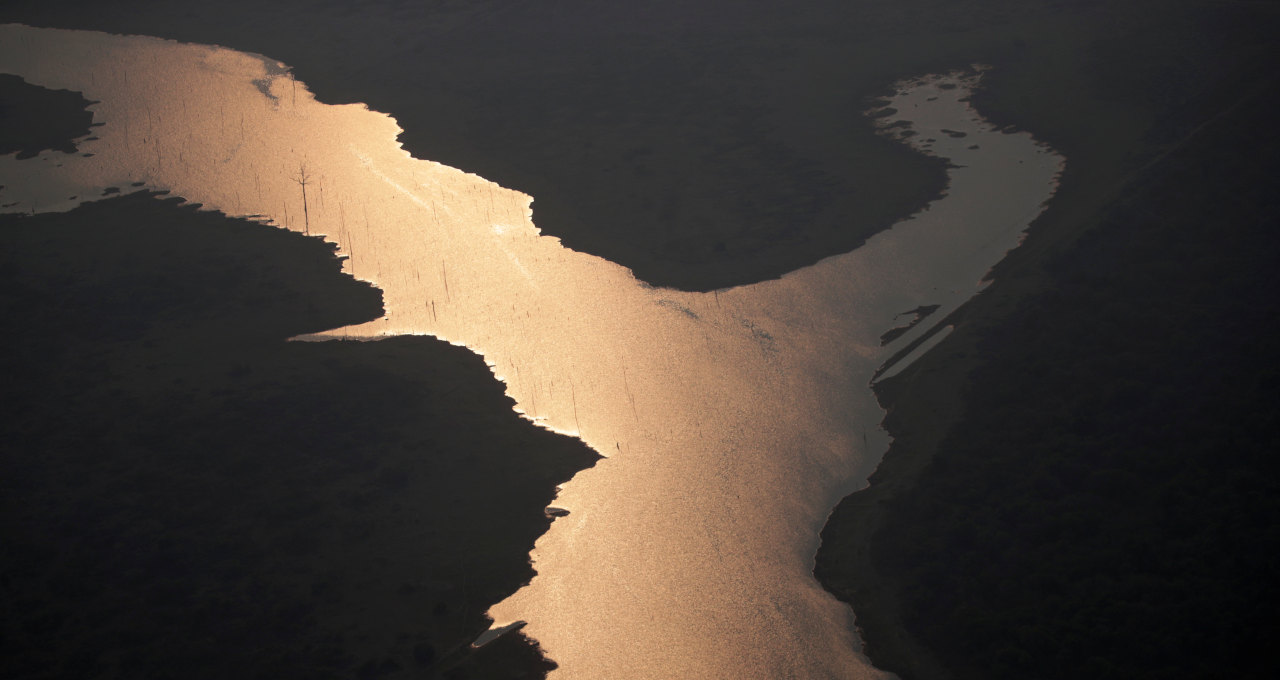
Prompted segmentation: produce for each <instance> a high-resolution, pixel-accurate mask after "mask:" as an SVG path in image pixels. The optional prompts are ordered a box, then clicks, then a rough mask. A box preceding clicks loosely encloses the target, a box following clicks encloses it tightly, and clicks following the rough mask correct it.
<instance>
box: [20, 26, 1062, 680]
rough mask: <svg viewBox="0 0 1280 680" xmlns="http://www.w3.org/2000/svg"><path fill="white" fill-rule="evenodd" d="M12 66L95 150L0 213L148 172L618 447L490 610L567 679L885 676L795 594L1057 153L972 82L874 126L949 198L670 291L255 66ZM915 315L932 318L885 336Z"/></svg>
mask: <svg viewBox="0 0 1280 680" xmlns="http://www.w3.org/2000/svg"><path fill="white" fill-rule="evenodd" d="M0 71H3V72H7V73H14V74H17V75H20V76H22V77H23V78H25V79H26V80H27V81H29V82H31V83H34V84H37V85H42V86H44V87H49V88H66V89H71V90H78V91H80V92H83V93H84V95H85V96H86V97H87V98H89V99H91V100H96V101H97V102H98V103H96V104H94V105H93V107H92V110H93V113H94V118H95V120H96V121H99V122H102V123H104V125H102V126H101V127H97V128H94V133H93V134H94V136H96V139H92V140H87V141H82V142H81V143H80V151H81V152H84V153H85V154H93V155H92V156H87V155H80V154H76V155H65V154H62V153H56V152H55V153H46V154H44V155H42V156H40V157H38V158H35V159H31V160H25V161H18V160H16V159H15V158H14V157H13V156H7V157H3V158H0V184H3V185H5V187H4V189H3V190H2V192H0V203H15V205H11V206H9V207H8V208H6V210H7V211H11V212H15V211H16V212H30V211H38V212H39V211H53V210H67V209H69V208H71V207H73V206H74V205H76V204H78V203H79V202H82V201H85V200H93V199H94V198H96V197H99V196H101V195H102V191H103V189H104V188H106V187H119V188H120V189H121V190H122V191H129V190H131V189H133V188H134V187H132V186H131V184H132V183H135V182H141V183H142V186H141V187H138V188H148V189H165V190H169V191H172V192H173V193H174V194H176V195H179V196H182V197H185V198H187V199H189V200H191V201H195V202H199V203H202V204H204V206H205V207H206V208H207V209H213V210H219V211H222V212H224V213H227V214H229V215H235V216H248V215H258V216H261V217H260V219H262V220H263V221H267V222H270V223H271V224H274V225H278V226H281V227H287V228H289V229H293V230H297V231H308V232H310V233H311V234H313V235H323V237H324V238H325V239H326V240H328V241H331V242H333V243H336V244H338V246H339V247H340V249H341V252H342V253H343V254H345V255H347V256H348V257H349V259H347V260H346V263H345V267H346V271H347V272H349V273H351V274H353V275H354V276H356V277H357V278H359V279H363V280H366V281H371V282H373V283H374V284H376V285H377V286H378V287H379V288H381V289H382V290H383V292H384V295H385V304H386V316H385V317H384V318H382V319H379V320H377V321H373V322H370V323H367V324H362V325H359V326H354V327H349V328H341V329H335V330H332V331H329V332H328V333H327V334H326V335H328V336H340V337H379V336H385V335H395V334H429V335H433V336H437V337H440V338H443V339H446V340H448V341H450V342H453V343H457V344H461V345H465V346H467V347H469V348H471V349H472V350H474V351H475V352H477V353H479V354H481V355H483V356H484V358H485V360H486V361H487V362H488V363H489V365H490V366H491V367H492V369H493V372H494V374H495V375H496V376H497V377H498V378H499V379H500V380H502V381H503V382H504V383H505V384H506V387H507V393H508V394H509V395H510V396H511V397H512V398H514V399H515V401H516V404H517V410H518V411H519V412H521V413H522V414H524V415H525V417H527V418H530V419H532V420H534V421H535V422H537V423H540V424H542V425H544V426H545V427H548V428H551V429H553V430H555V431H558V432H563V433H567V434H572V435H575V436H578V437H581V438H582V440H583V441H585V442H586V443H587V444H589V445H590V446H591V447H592V448H594V449H595V450H597V451H599V452H600V453H601V454H603V455H605V456H607V459H606V460H603V461H601V462H600V463H599V464H598V465H596V466H595V467H594V468H591V469H589V470H586V471H584V472H582V473H580V474H578V475H577V476H576V477H575V478H574V479H573V480H572V481H571V482H569V483H568V484H566V485H564V487H563V489H562V490H561V492H560V495H559V498H558V499H557V500H556V506H557V507H559V508H563V509H566V510H568V511H569V514H568V515H567V516H564V517H561V518H559V519H557V520H556V521H555V522H554V523H553V525H552V528H551V530H550V531H549V532H548V533H547V534H546V535H544V536H543V537H542V538H541V539H540V540H539V541H538V542H537V545H536V547H535V549H534V550H533V552H532V559H533V561H534V563H535V568H536V569H537V572H538V575H537V577H536V578H534V579H533V581H532V582H531V583H530V584H528V585H527V586H525V587H524V588H523V589H521V590H519V591H518V592H516V593H515V594H514V595H512V596H511V597H509V598H507V599H506V600H504V601H502V602H499V603H496V604H494V606H493V607H492V609H491V612H490V613H491V615H492V617H493V618H494V620H495V625H504V624H509V623H512V622H515V621H527V622H528V625H527V627H526V628H525V631H526V632H527V633H528V634H529V635H530V636H531V637H533V638H535V639H536V640H537V641H538V642H539V643H540V644H541V645H542V646H543V648H544V650H545V651H546V653H547V655H548V656H549V657H550V658H552V659H553V660H555V661H556V662H557V663H559V665H560V667H559V670H557V671H555V673H554V675H555V676H556V677H557V678H584V679H588V680H597V679H599V678H734V679H737V678H822V677H832V678H836V677H839V678H871V677H878V676H880V675H881V672H880V671H878V670H876V669H874V668H873V667H871V666H870V665H869V664H868V663H867V661H866V660H865V658H864V657H862V656H861V654H860V651H859V650H860V648H861V645H860V642H859V640H858V638H857V636H856V634H855V629H854V624H853V615H852V612H851V611H850V610H849V608H848V607H846V606H845V605H843V604H841V603H840V602H838V601H836V600H835V599H834V598H832V597H831V596H830V595H829V594H828V593H827V592H825V591H824V590H823V589H822V588H821V586H820V585H819V584H818V583H817V581H815V580H814V578H813V575H812V567H813V558H814V554H815V551H816V549H817V547H818V534H819V531H820V530H821V528H822V526H823V524H824V522H825V520H826V518H827V515H828V513H829V512H830V510H831V508H832V507H833V506H834V505H835V503H836V502H837V501H838V500H839V499H840V498H841V497H842V496H844V495H845V494H847V493H849V492H850V491H852V490H854V489H856V488H859V487H860V486H862V485H864V484H865V479H866V477H867V475H868V474H869V473H870V472H871V471H872V469H873V468H874V466H875V465H876V464H877V462H878V461H879V459H880V456H881V455H882V453H883V452H884V450H885V449H886V446H887V439H886V437H885V435H884V434H883V433H882V431H881V430H880V429H879V428H878V423H879V422H880V421H881V419H882V417H883V415H884V414H883V412H882V411H881V409H880V408H879V406H878V405H877V403H876V401H875V399H874V396H873V394H872V392H871V390H870V389H869V385H870V383H871V381H872V379H873V377H874V375H875V373H876V371H877V369H878V368H880V367H881V365H882V364H884V363H885V362H886V360H887V359H888V358H889V357H891V356H892V355H893V354H895V353H896V352H898V351H899V350H901V349H903V348H904V347H906V346H908V344H910V343H911V342H913V341H914V340H916V339H918V338H920V337H921V335H922V334H923V333H924V332H926V331H927V330H928V329H929V328H931V327H932V326H933V324H934V323H936V321H937V320H938V319H941V318H943V317H944V316H945V315H946V314H947V312H949V311H950V310H952V309H954V308H955V307H956V306H957V305H958V304H960V303H961V302H963V301H964V300H965V299H967V298H969V297H970V296H972V295H973V294H974V293H975V292H976V291H977V290H978V289H979V287H980V283H979V281H980V279H981V278H982V277H983V275H984V273H985V272H986V271H987V270H988V269H989V268H990V267H991V266H992V265H993V264H994V263H995V262H997V261H998V260H999V259H1000V258H1001V257H1002V256H1003V255H1004V253H1005V252H1006V251H1007V250H1008V249H1010V248H1012V247H1014V246H1015V245H1016V244H1017V242H1018V239H1019V236H1020V233H1021V231H1022V230H1023V229H1024V228H1025V227H1026V226H1027V224H1028V223H1029V222H1030V221H1031V220H1032V219H1033V218H1034V217H1035V216H1036V215H1038V214H1039V213H1040V212H1041V210H1042V209H1043V206H1044V204H1045V202H1046V201H1047V200H1048V199H1049V198H1050V196H1051V195H1052V194H1053V191H1054V189H1055V187H1056V178H1057V175H1058V173H1059V171H1060V170H1061V168H1062V162H1063V161H1062V158H1061V157H1060V156H1058V155H1056V154H1054V153H1053V152H1051V151H1050V150H1049V149H1047V148H1045V147H1044V146H1042V145H1040V144H1038V143H1037V142H1035V141H1034V140H1033V139H1032V138H1031V137H1030V136H1029V135H1027V134H1023V133H1019V134H1005V133H1001V132H999V131H996V130H994V129H992V127H991V126H989V125H988V124H986V123H984V122H983V121H982V120H981V119H980V118H979V117H978V116H977V114H976V113H975V112H974V111H973V110H972V109H970V108H969V106H968V105H967V104H966V103H965V102H964V98H965V96H966V95H967V94H968V89H969V88H970V87H971V86H972V85H973V84H974V82H975V81H976V78H977V77H978V76H977V75H974V74H969V75H967V76H962V75H956V74H953V75H948V76H935V77H930V78H925V79H921V80H917V81H913V82H907V83H902V84H900V85H899V88H898V91H897V93H896V94H894V95H893V96H892V97H891V102H890V105H891V106H893V107H894V108H896V109H898V114H896V115H895V116H892V117H890V118H888V119H886V120H887V121H894V120H907V121H909V122H910V129H911V130H914V131H915V132H916V133H917V134H915V135H914V136H912V137H909V138H906V139H904V142H905V143H910V144H912V145H914V146H916V147H917V148H921V149H924V150H927V151H928V152H929V153H933V154H936V155H938V156H941V157H944V158H948V159H950V160H951V162H952V163H953V164H955V166H956V167H953V168H952V169H951V170H950V171H949V177H950V184H949V187H948V190H947V194H946V195H945V196H944V197H942V198H940V199H938V200H936V201H934V202H933V203H932V204H930V206H929V207H928V208H927V209H926V210H925V211H923V212H921V213H919V214H917V215H916V216H914V217H912V218H910V219H907V220H904V221H903V222H901V223H899V224H898V225H896V226H895V227H894V228H893V229H891V230H889V231H887V232H884V233H881V234H880V235H878V236H876V237H874V238H872V239H871V240H870V241H868V242H867V244H866V245H864V246H863V247H861V248H859V249H857V250H855V251H853V252H851V253H848V254H845V255H840V256H836V257H831V258H827V259H825V260H823V261H821V262H819V263H817V264H816V265H814V266H811V267H806V268H804V269H801V270H799V271H796V272H793V273H791V274H788V275H786V276H784V277H782V278H781V279H778V280H772V281H766V282H763V283H758V284H754V285H750V286H742V287H738V288H733V289H729V290H722V291H718V292H715V293H684V292H678V291H673V290H665V289H658V288H653V287H651V286H648V285H646V284H644V283H643V282H641V281H638V280H636V279H635V277H634V276H633V275H632V273H631V271H630V270H628V269H626V268H624V267H622V266H619V265H617V264H614V263H612V262H608V261H606V260H603V259H601V258H598V257H594V256H592V255H588V254H584V253H579V252H574V251H572V250H569V249H566V248H565V247H563V246H562V245H561V244H560V241H559V240H558V239H556V238H552V237H548V236H544V235H541V234H540V233H539V230H538V229H537V228H536V227H535V226H534V223H533V221H532V219H531V215H532V213H531V202H532V198H531V197H529V196H527V195H525V194H522V193H520V192H518V191H513V190H510V189H505V188H503V187H500V186H498V185H496V184H494V183H492V182H489V181H486V180H485V179H483V178H481V177H477V176H476V175H471V174H467V173H465V172H463V171H461V170H457V169H454V168H449V167H445V166H443V165H440V164H439V163H434V162H431V161H425V160H418V159H414V158H411V157H410V156H409V155H408V154H407V153H406V152H404V151H403V150H402V149H401V148H400V147H399V145H398V144H397V143H396V141H395V140H396V136H397V134H398V132H399V128H398V127H397V125H396V123H395V121H394V120H393V119H392V118H391V117H389V116H387V115H384V114H381V113H376V112H371V111H369V110H368V109H367V108H366V107H364V106H362V105H345V106H331V105H327V104H323V103H320V102H317V101H316V100H315V99H314V98H313V97H312V95H311V93H310V92H308V91H307V89H306V87H305V86H304V85H303V84H302V83H299V82H297V81H296V80H294V79H293V78H292V77H291V76H290V75H289V73H288V72H287V69H286V68H284V67H283V65H281V64H279V63H277V62H275V61H273V60H270V59H265V58H262V57H259V56H255V55H249V54H243V53H240V52H235V51H232V50H228V49H222V48H217V47H207V46H199V45H187V44H181V43H176V42H171V41H165V40H159V39H154V38H143V37H120V36H112V35H106V34H100V33H88V32H68V31H57V30H44V29H31V28H26V27H20V26H3V27H0ZM831 86H832V87H839V83H832V84H831ZM866 124H868V122H867V120H866V119H853V120H850V121H849V125H851V126H854V125H866ZM903 129H906V128H899V129H898V130H899V132H900V131H901V130H903ZM943 130H950V131H952V132H951V133H950V134H948V133H945V132H943ZM959 133H964V135H963V136H960V134H959ZM439 134H442V135H444V134H449V132H448V131H447V130H441V131H439ZM886 134H897V133H893V132H890V131H886ZM929 140H932V141H929ZM304 183H305V185H306V187H305V189H306V204H305V207H304V202H303V184H304ZM572 190H573V189H572V187H565V188H564V191H565V192H566V193H572ZM920 305H940V306H941V308H940V309H939V310H938V311H937V312H936V313H935V314H934V315H933V316H931V317H930V318H929V319H928V320H926V322H924V323H921V324H919V325H918V326H917V327H916V328H914V329H913V330H912V331H911V332H909V333H907V334H905V335H903V336H902V337H900V338H898V339H897V340H895V341H894V342H892V343H890V344H889V345H888V346H886V347H882V346H881V345H880V336H881V334H883V333H884V332H885V331H887V330H889V329H891V328H894V327H896V326H900V325H903V324H904V323H905V322H906V321H907V320H909V318H910V317H909V316H907V317H899V316H898V315H899V314H900V313H902V312H905V311H907V310H911V309H914V308H916V307H918V306H920ZM891 370H892V369H891ZM512 455H519V452H518V451H513V452H512ZM855 606H856V603H855Z"/></svg>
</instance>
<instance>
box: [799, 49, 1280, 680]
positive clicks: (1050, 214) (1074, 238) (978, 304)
mask: <svg viewBox="0 0 1280 680" xmlns="http://www.w3.org/2000/svg"><path fill="white" fill-rule="evenodd" d="M1250 78H1255V79H1257V78H1262V76H1258V75H1257V74H1256V73H1255V72H1254V69H1253V68H1252V67H1243V68H1239V69H1238V70H1237V71H1235V72H1233V73H1232V74H1231V76H1230V77H1227V78H1224V79H1223V82H1222V83H1220V84H1219V85H1218V86H1217V87H1216V88H1214V89H1211V90H1209V93H1208V96H1205V97H1204V98H1203V99H1202V100H1198V101H1199V103H1198V104H1197V106H1198V107H1200V109H1203V110H1206V111H1208V112H1209V113H1207V114H1205V115H1206V116H1209V118H1208V120H1209V121H1215V120H1217V118H1218V117H1219V114H1217V113H1213V111H1214V110H1215V109H1218V110H1222V111H1228V112H1229V111H1235V110H1236V109H1237V108H1239V107H1240V106H1241V104H1242V102H1246V101H1248V100H1249V99H1251V98H1256V97H1258V96H1259V93H1260V92H1261V90H1260V89H1259V87H1257V86H1240V87H1237V82H1236V81H1238V80H1241V79H1244V82H1246V83H1247V82H1249V79H1250ZM994 87H998V85H996V86H988V87H985V88H984V89H983V90H982V91H981V92H980V93H979V94H977V95H975V100H976V101H979V102H981V101H988V102H992V101H995V100H998V99H1000V98H1001V97H1002V96H1005V95H1002V94H1001V93H1000V92H999V90H998V89H993V88H994ZM1215 90H1216V91H1215ZM1223 102H1226V103H1225V104H1224V103H1223ZM1200 109H1197V110H1200ZM993 115H994V117H995V119H996V120H1000V119H1001V117H1002V116H1003V115H1004V114H1002V113H1001V112H1000V111H999V110H997V111H996V112H995V113H994V114H993ZM1179 115H1181V116H1185V115H1186V114H1185V113H1181V112H1180V113H1179ZM1176 120H1177V119H1176V118H1175V121H1176ZM1166 125H1172V126H1173V127H1174V128H1175V129H1176V128H1177V127H1178V126H1179V123H1177V122H1173V123H1166ZM1182 125H1183V126H1184V127H1185V126H1186V124H1182ZM1207 125H1208V123H1207V122H1206V123H1201V124H1200V125H1198V126H1194V127H1192V130H1193V133H1192V134H1193V135H1195V134H1199V133H1200V132H1201V131H1202V130H1205V129H1206V126H1207ZM1021 126H1023V127H1026V128H1032V129H1036V128H1035V121H1033V120H1026V121H1023V122H1022V124H1021ZM1195 140H1196V138H1195V137H1194V136H1192V137H1186V138H1182V139H1176V140H1174V142H1173V145H1172V146H1171V147H1169V148H1164V149H1161V148H1159V147H1157V148H1156V149H1155V150H1149V151H1148V154H1149V157H1147V158H1144V159H1139V160H1138V161H1137V162H1133V163H1130V164H1128V167H1131V168H1133V170H1132V171H1130V172H1129V173H1128V174H1127V175H1126V176H1125V180H1124V182H1123V183H1120V184H1115V185H1112V186H1106V187H1104V186H1103V185H1104V183H1103V182H1099V181H1098V180H1097V178H1090V179H1082V178H1081V177H1080V172H1081V171H1082V170H1083V169H1084V168H1082V167H1081V164H1074V165H1072V166H1070V167H1069V168H1068V170H1067V172H1066V174H1065V175H1064V178H1063V183H1062V191H1061V192H1060V193H1059V195H1058V196H1057V197H1056V198H1055V201H1054V203H1053V204H1052V205H1051V207H1050V208H1049V210H1048V211H1046V212H1045V214H1044V215H1042V216H1041V218H1040V219H1039V220H1037V222H1036V223H1035V224H1033V226H1032V227H1031V228H1030V229H1029V230H1028V237H1027V239H1026V242H1025V243H1024V245H1023V246H1020V247H1019V249H1017V250H1015V251H1013V252H1011V253H1010V255H1009V257H1007V258H1006V259H1005V260H1002V261H1001V262H1000V263H999V264H998V265H997V266H996V267H995V268H993V272H992V277H991V279H992V284H991V285H990V286H989V288H988V289H987V290H984V291H983V292H982V293H981V294H979V295H978V296H976V297H975V298H973V299H972V300H970V301H969V302H968V303H966V304H965V305H964V306H963V307H961V308H960V309H958V310H956V311H955V312H954V313H953V314H952V315H951V316H949V317H948V318H947V319H945V320H942V321H940V322H939V325H943V324H952V325H954V326H955V328H956V330H955V332H954V333H952V334H951V335H950V336H949V337H948V338H947V339H946V340H945V341H944V342H942V343H941V344H940V345H939V346H938V347H936V348H934V349H933V350H932V351H931V352H929V353H928V354H926V355H925V356H924V357H922V358H921V359H920V360H919V361H918V362H917V363H916V364H915V365H912V366H910V367H909V368H907V369H906V370H905V371H904V372H903V373H902V374H901V375H898V376H896V377H891V378H886V379H885V380H884V381H883V382H877V383H876V386H875V390H876V394H877V398H878V399H879V401H880V403H881V404H882V405H883V406H884V407H885V408H886V409H887V410H888V413H889V414H888V416H887V417H886V419H885V423H884V426H885V427H886V429H887V430H888V431H889V433H890V434H891V435H892V437H893V443H892V445H891V447H890V450H889V451H888V453H886V455H885V457H884V459H883V461H882V463H881V465H880V467H878V468H877V470H876V471H875V473H874V474H873V475H872V476H871V478H870V480H869V481H870V484H869V486H868V488H866V489H864V490H861V491H858V492H855V493H853V494H850V495H849V496H848V497H846V498H845V499H844V500H843V501H841V503H840V504H839V505H838V506H837V508H836V509H834V510H833V512H832V516H831V519H830V520H829V522H828V525H827V527H826V528H825V529H824V536H823V550H821V551H820V555H819V558H818V561H817V565H816V569H815V574H816V575H817V576H818V578H819V580H821V581H822V582H823V584H824V586H825V587H827V588H828V589H829V590H830V591H831V592H832V593H833V594H834V595H835V596H836V597H839V598H840V599H842V600H846V601H851V602H853V603H855V604H856V606H857V608H858V612H859V628H860V629H861V630H862V633H863V636H864V639H865V640H866V642H867V652H868V655H869V656H870V657H871V659H872V660H873V662H875V663H876V665H877V666H879V667H882V668H886V669H888V670H891V671H893V672H895V673H899V674H901V676H902V677H903V678H905V679H909V680H946V679H947V678H950V677H952V670H953V669H950V668H947V667H945V666H944V665H943V664H941V663H940V662H939V660H938V659H937V657H936V656H935V655H934V653H933V651H932V650H931V649H929V648H927V647H925V646H924V645H922V643H921V642H920V641H919V640H918V639H916V638H915V637H913V634H912V633H911V632H909V631H908V628H907V626H906V625H905V623H904V619H903V612H902V610H901V602H900V600H899V596H898V595H897V594H895V592H894V588H892V587H889V586H886V583H887V582H886V580H885V579H884V578H883V577H881V576H879V575H878V571H877V568H876V567H875V565H874V564H873V563H872V559H873V553H874V549H875V546H876V545H878V541H877V539H876V536H877V533H878V532H879V531H880V529H881V528H882V527H883V526H884V522H885V518H886V516H887V514H886V513H893V512H896V510H895V508H894V505H895V503H905V502H907V500H906V499H908V498H910V493H911V490H912V488H913V487H914V486H915V485H916V484H917V482H918V480H920V479H921V476H922V475H924V474H925V473H926V472H927V471H929V470H930V469H931V468H932V466H933V464H934V461H935V459H936V458H935V457H936V456H937V455H938V453H939V451H940V450H942V449H943V448H944V441H945V440H946V439H947V438H948V437H949V436H951V434H950V433H951V432H952V430H953V429H954V428H956V427H957V426H959V425H960V424H962V423H964V422H965V421H966V419H967V418H969V417H971V416H970V415H969V414H967V413H966V406H965V403H966V401H967V399H966V397H963V396H962V395H967V394H968V390H969V389H970V385H971V383H972V381H973V380H974V379H975V376H979V375H981V373H980V372H981V371H983V370H984V368H988V367H989V366H990V365H991V363H992V362H996V361H998V359H996V358H995V357H991V356H988V355H987V354H986V353H985V352H984V350H983V345H984V343H987V342H989V340H988V338H989V337H990V336H991V334H992V333H993V332H994V331H996V330H998V329H999V328H1000V324H1001V323H1002V322H1003V320H1004V319H1007V318H1009V317H1010V315H1011V314H1012V313H1013V312H1014V311H1016V310H1019V309H1020V306H1021V305H1024V304H1025V302H1026V301H1028V300H1034V299H1036V298H1037V297H1040V296H1044V295H1046V294H1047V293H1048V291H1050V290H1051V287H1052V285H1053V282H1054V277H1055V276H1059V275H1060V274H1059V273H1056V270H1055V272H1050V271H1047V269H1046V268H1047V267H1048V265H1050V264H1053V263H1055V262H1056V260H1055V258H1059V259H1060V258H1061V257H1062V254H1063V253H1064V252H1069V251H1070V249H1072V248H1075V247H1076V244H1077V243H1082V242H1084V241H1085V240H1086V239H1088V238H1092V239H1093V240H1094V241H1098V240H1100V239H1104V238H1105V237H1103V236H1101V235H1099V234H1097V233H1095V231H1096V230H1095V225H1097V224H1098V223H1100V222H1104V221H1106V220H1107V219H1111V218H1110V217H1109V216H1110V215H1113V214H1115V213H1117V212H1122V211H1123V210H1124V209H1126V208H1125V206H1126V204H1127V203H1128V202H1129V200H1130V199H1129V198H1128V194H1129V193H1130V192H1131V191H1133V190H1135V188H1139V189H1140V188H1142V187H1146V186H1148V185H1150V184H1151V183H1152V182H1153V180H1152V179H1151V178H1152V176H1155V177H1161V176H1163V174H1164V173H1166V172H1167V168H1168V166H1169V163H1168V162H1165V161H1166V159H1168V158H1170V157H1176V156H1177V154H1178V153H1180V150H1181V149H1182V148H1183V147H1185V146H1194V143H1195ZM1076 148H1079V147H1078V146H1077V147H1076ZM1090 155H1091V154H1085V156H1086V158H1088V157H1090ZM1094 155H1096V154H1094ZM1055 266H1058V265H1055ZM988 372H989V371H988ZM952 448H954V446H952Z"/></svg>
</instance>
